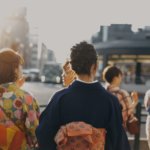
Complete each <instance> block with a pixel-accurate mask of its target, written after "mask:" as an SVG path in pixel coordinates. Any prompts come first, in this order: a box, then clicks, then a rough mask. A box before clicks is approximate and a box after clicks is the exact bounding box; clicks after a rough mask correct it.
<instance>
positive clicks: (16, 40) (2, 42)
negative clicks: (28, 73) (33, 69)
mask: <svg viewBox="0 0 150 150" xmlns="http://www.w3.org/2000/svg"><path fill="white" fill-rule="evenodd" d="M26 11H27V10H26V8H25V7H19V8H17V9H15V10H14V11H13V12H11V14H10V15H9V16H7V17H6V18H5V20H4V21H3V24H1V28H0V48H5V47H10V48H12V49H14V50H16V51H19V52H20V53H21V54H22V55H23V57H24V59H25V64H24V65H25V67H29V66H30V49H29V24H28V22H27V20H26Z"/></svg>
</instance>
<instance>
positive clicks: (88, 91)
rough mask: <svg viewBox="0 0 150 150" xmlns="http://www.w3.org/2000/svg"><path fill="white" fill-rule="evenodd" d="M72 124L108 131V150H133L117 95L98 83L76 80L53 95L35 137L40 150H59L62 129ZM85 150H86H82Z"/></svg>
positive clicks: (43, 113) (106, 141) (106, 145)
mask: <svg viewBox="0 0 150 150" xmlns="http://www.w3.org/2000/svg"><path fill="white" fill-rule="evenodd" d="M72 122H84V123H86V124H90V125H91V126H92V127H94V128H97V129H100V128H103V129H105V130H106V138H105V150H130V146H129V142H128V139H127V135H126V133H125V130H124V129H123V127H122V115H121V108H120V105H119V102H118V100H117V98H116V97H115V96H113V95H112V94H110V93H109V92H108V91H106V90H105V89H104V88H103V87H102V86H101V84H100V83H99V82H97V81H95V82H91V83H86V82H84V81H80V80H75V81H74V82H73V83H72V84H71V85H70V86H69V87H68V88H65V89H62V90H60V91H58V92H56V93H55V94H54V96H53V97H52V99H51V100H50V103H49V104H48V106H47V107H46V109H45V110H44V111H43V112H42V114H41V115H40V119H39V126H38V127H37V129H36V136H37V139H38V143H39V149H40V150H56V149H57V144H56V142H57V141H55V136H56V134H57V132H58V131H59V129H60V128H61V127H62V126H64V125H67V124H69V123H72ZM83 150H84V149H83Z"/></svg>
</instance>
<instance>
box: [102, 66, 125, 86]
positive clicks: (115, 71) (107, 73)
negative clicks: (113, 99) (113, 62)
mask: <svg viewBox="0 0 150 150" xmlns="http://www.w3.org/2000/svg"><path fill="white" fill-rule="evenodd" d="M119 75H122V72H121V70H120V69H119V68H117V67H116V66H107V67H106V68H104V70H103V73H102V76H103V80H104V81H107V82H108V83H111V82H112V81H113V79H114V77H118V76H119Z"/></svg>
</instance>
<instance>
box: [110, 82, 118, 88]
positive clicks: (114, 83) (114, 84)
mask: <svg viewBox="0 0 150 150" xmlns="http://www.w3.org/2000/svg"><path fill="white" fill-rule="evenodd" d="M110 85H111V86H113V87H119V86H120V84H118V83H117V82H111V83H110Z"/></svg>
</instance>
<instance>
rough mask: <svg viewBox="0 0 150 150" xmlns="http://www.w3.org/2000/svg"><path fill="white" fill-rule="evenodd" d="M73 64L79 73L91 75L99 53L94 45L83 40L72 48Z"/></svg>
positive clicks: (73, 67)
mask: <svg viewBox="0 0 150 150" xmlns="http://www.w3.org/2000/svg"><path fill="white" fill-rule="evenodd" d="M70 58H71V65H72V69H73V70H74V71H75V72H76V73H77V74H88V75H90V69H91V66H92V65H93V64H96V63H97V54H96V51H95V49H94V47H93V45H91V44H88V43H87V42H84V41H83V42H81V43H79V44H76V45H75V46H73V47H72V48H71V54H70Z"/></svg>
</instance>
